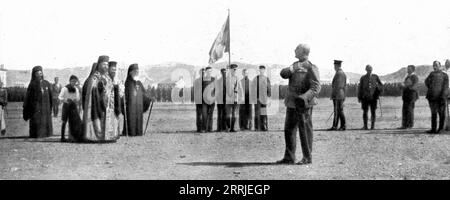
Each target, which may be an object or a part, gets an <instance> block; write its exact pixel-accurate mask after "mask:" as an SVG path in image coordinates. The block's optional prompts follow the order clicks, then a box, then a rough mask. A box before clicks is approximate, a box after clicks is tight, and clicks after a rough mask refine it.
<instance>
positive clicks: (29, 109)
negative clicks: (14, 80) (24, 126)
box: [23, 66, 53, 138]
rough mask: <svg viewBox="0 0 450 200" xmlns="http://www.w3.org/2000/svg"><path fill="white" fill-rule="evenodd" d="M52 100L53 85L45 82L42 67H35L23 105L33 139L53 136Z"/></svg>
mask: <svg viewBox="0 0 450 200" xmlns="http://www.w3.org/2000/svg"><path fill="white" fill-rule="evenodd" d="M52 100H53V93H52V89H51V84H50V83H49V82H48V81H46V80H44V75H43V72H42V67H41V66H36V67H34V68H33V70H32V72H31V82H30V84H29V85H28V89H27V94H26V96H25V101H24V103H23V119H24V120H25V121H28V120H30V137H31V138H42V137H49V136H52V135H53V125H52Z"/></svg>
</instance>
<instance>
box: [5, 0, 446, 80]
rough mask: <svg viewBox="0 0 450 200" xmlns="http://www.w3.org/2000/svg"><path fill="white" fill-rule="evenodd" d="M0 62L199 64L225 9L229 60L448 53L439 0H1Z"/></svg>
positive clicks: (321, 61) (407, 58) (368, 59)
mask: <svg viewBox="0 0 450 200" xmlns="http://www.w3.org/2000/svg"><path fill="white" fill-rule="evenodd" d="M0 1H1V5H2V6H1V7H0V63H4V64H5V66H6V67H7V68H11V67H15V68H20V69H29V68H31V67H32V66H34V65H37V64H40V65H42V66H44V67H51V68H61V67H72V66H89V65H90V63H92V62H94V61H96V59H97V57H98V56H99V55H101V54H107V55H109V56H110V57H111V58H112V59H114V60H117V61H119V62H124V63H133V62H138V63H140V64H157V63H163V62H169V61H179V62H184V63H188V64H194V65H207V62H208V51H209V48H210V47H211V44H212V42H213V40H214V39H215V37H216V35H217V33H218V31H219V30H220V28H221V26H222V24H223V23H224V21H225V19H226V15H227V9H228V8H229V9H230V10H231V23H230V25H231V51H232V60H233V61H239V62H248V63H253V64H256V63H277V64H285V65H289V64H291V63H292V62H293V61H294V60H295V58H294V55H293V54H294V53H293V50H294V48H295V46H296V45H297V44H298V43H300V42H303V43H308V44H310V46H311V55H310V59H311V60H312V61H313V62H314V63H315V64H317V66H318V67H319V68H321V69H327V70H332V67H333V66H332V60H333V59H342V60H344V63H343V67H344V69H345V70H347V71H352V72H357V73H363V72H364V66H365V65H366V64H369V63H370V64H372V65H373V66H374V67H375V71H374V72H376V73H379V74H385V73H389V72H393V71H396V70H397V69H398V68H399V67H404V66H406V65H408V64H431V63H432V61H433V60H441V61H442V60H443V59H446V58H450V53H449V52H450V51H449V49H450V12H448V6H447V5H448V4H449V3H446V1H444V0H426V1H425V0H413V1H401V0H399V1H368V0H343V1H332V0H318V1H301V0H273V1H242V0H241V1H237V0H236V1H235V0H191V1H181V0H155V1H138V0H126V1H125V0H121V1H101V0H94V1H86V0H85V1H80V0H78V1H75V0H67V1H57V0H41V1H32V0H0Z"/></svg>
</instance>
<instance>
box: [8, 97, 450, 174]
mask: <svg viewBox="0 0 450 200" xmlns="http://www.w3.org/2000/svg"><path fill="white" fill-rule="evenodd" d="M401 104H402V102H401V98H400V97H398V98H383V99H382V106H383V107H382V116H381V112H380V110H378V111H377V114H378V121H377V124H376V128H377V130H368V131H361V130H358V129H359V128H361V127H362V110H361V109H360V104H358V103H357V101H356V99H355V98H349V99H347V100H346V102H345V113H346V117H347V121H348V122H347V123H348V129H349V130H347V131H344V132H327V131H323V130H324V129H326V128H329V127H330V126H331V122H332V119H330V120H327V119H328V117H329V116H330V114H331V111H332V103H331V101H330V100H329V99H320V100H319V105H318V106H316V107H315V108H314V113H313V123H314V128H315V129H316V131H315V132H314V145H313V164H312V165H308V166H298V165H274V164H273V162H274V161H276V160H279V159H281V158H282V156H283V154H284V145H285V143H284V136H283V125H284V117H285V107H284V105H283V104H280V105H281V106H280V109H279V112H277V114H276V115H271V116H269V129H270V131H269V132H255V131H247V132H237V133H202V134H197V133H194V132H193V130H195V106H194V105H192V104H190V105H189V104H187V105H174V104H170V103H156V104H155V105H154V107H153V112H152V115H151V120H150V125H149V130H148V131H147V134H146V135H145V136H143V137H134V138H127V137H122V138H120V140H118V141H117V143H112V144H75V143H60V142H59V134H60V133H59V130H60V118H54V121H53V126H54V136H53V137H51V138H46V139H29V138H27V136H28V124H27V123H26V122H24V121H23V120H22V119H21V117H22V115H21V105H22V104H21V103H11V104H9V105H8V112H9V115H8V119H7V120H6V121H7V135H6V136H4V137H0V179H450V145H449V144H450V135H449V134H448V133H444V134H440V135H429V134H425V133H424V132H425V131H426V130H427V129H429V124H430V111H429V109H428V103H427V102H426V100H425V98H424V97H421V98H420V99H419V101H418V102H417V103H416V109H415V113H416V116H415V117H416V118H415V124H416V125H415V128H414V129H412V130H406V131H405V130H395V128H396V127H399V126H400V123H401ZM214 117H216V113H215V114H214ZM215 127H216V121H214V128H215ZM301 155H302V154H301V148H300V142H299V141H298V145H297V159H301Z"/></svg>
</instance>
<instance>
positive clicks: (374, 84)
mask: <svg viewBox="0 0 450 200" xmlns="http://www.w3.org/2000/svg"><path fill="white" fill-rule="evenodd" d="M382 87H383V83H381V81H380V78H379V77H378V76H377V75H376V74H371V75H370V76H369V75H367V74H365V75H364V76H362V77H361V79H360V80H359V88H358V99H359V100H361V101H372V100H377V99H378V98H379V97H380V94H381V91H382Z"/></svg>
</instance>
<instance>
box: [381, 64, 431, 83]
mask: <svg viewBox="0 0 450 200" xmlns="http://www.w3.org/2000/svg"><path fill="white" fill-rule="evenodd" d="M431 71H433V66H431V65H417V66H416V72H415V73H416V75H417V76H418V77H419V82H423V81H424V80H425V78H427V76H428V74H430V72H431ZM406 74H407V72H406V67H403V68H401V69H399V70H398V71H396V72H394V73H390V74H386V75H384V76H380V79H381V81H382V82H389V83H398V82H403V81H404V79H405V77H406Z"/></svg>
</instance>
